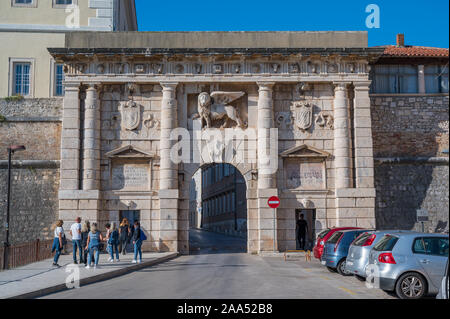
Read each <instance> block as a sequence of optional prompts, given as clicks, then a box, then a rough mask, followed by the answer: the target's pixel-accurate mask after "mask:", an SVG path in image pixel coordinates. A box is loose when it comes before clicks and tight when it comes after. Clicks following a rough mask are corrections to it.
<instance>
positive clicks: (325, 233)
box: [313, 227, 361, 260]
mask: <svg viewBox="0 0 450 319" xmlns="http://www.w3.org/2000/svg"><path fill="white" fill-rule="evenodd" d="M349 229H361V228H358V227H334V228H326V229H324V230H322V231H321V232H320V233H319V234H318V235H317V239H316V244H315V245H314V248H313V252H314V257H315V258H317V259H319V260H320V258H321V257H322V254H323V247H324V245H325V243H326V241H327V240H328V239H329V238H330V237H331V235H333V234H334V233H335V232H337V231H341V230H349Z"/></svg>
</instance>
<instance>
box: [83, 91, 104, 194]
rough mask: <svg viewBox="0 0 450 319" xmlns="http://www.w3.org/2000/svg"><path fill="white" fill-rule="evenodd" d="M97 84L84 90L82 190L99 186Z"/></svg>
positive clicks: (98, 103) (95, 188) (96, 188)
mask: <svg viewBox="0 0 450 319" xmlns="http://www.w3.org/2000/svg"><path fill="white" fill-rule="evenodd" d="M98 89H99V86H98V85H97V84H90V85H89V87H88V88H87V90H86V100H85V111H84V139H83V190H98V189H99V186H100V128H101V125H100V102H99V100H98V92H97V90H98Z"/></svg>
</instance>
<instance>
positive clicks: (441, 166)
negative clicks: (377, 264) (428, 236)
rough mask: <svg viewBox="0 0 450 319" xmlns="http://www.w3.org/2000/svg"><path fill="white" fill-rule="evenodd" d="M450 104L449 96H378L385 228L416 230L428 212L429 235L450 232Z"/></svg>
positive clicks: (376, 137)
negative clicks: (418, 218) (423, 213)
mask: <svg viewBox="0 0 450 319" xmlns="http://www.w3.org/2000/svg"><path fill="white" fill-rule="evenodd" d="M448 103H449V97H448V95H445V96H414V97H411V96H376V97H375V96H372V121H373V141H374V158H375V185H376V190H377V200H376V221H377V228H380V229H391V228H397V229H415V230H419V231H420V230H421V229H422V226H421V224H420V223H417V221H416V211H417V210H418V209H426V210H427V211H428V213H429V221H428V222H427V223H425V231H428V232H444V231H448V219H449V215H448V210H449V199H448V198H449V197H448V196H449V192H448V187H449V184H448V178H449V176H448V174H449V173H448V152H447V153H445V150H447V151H448V147H449V142H448V141H449V133H448V121H449V113H448V110H449V109H448Z"/></svg>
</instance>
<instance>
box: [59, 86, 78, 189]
mask: <svg viewBox="0 0 450 319" xmlns="http://www.w3.org/2000/svg"><path fill="white" fill-rule="evenodd" d="M79 94H80V83H74V84H66V86H65V95H64V105H63V121H62V133H61V183H60V186H59V188H60V190H77V189H79V170H80V144H81V143H80V96H79Z"/></svg>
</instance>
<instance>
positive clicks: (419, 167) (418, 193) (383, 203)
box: [375, 163, 449, 232]
mask: <svg viewBox="0 0 450 319" xmlns="http://www.w3.org/2000/svg"><path fill="white" fill-rule="evenodd" d="M448 178H449V176H448V164H447V165H444V164H440V165H438V164H421V163H416V164H414V163H410V164H406V163H405V164H384V165H377V166H376V167H375V183H376V185H377V200H376V221H377V227H378V228H381V229H414V230H417V231H422V226H421V225H420V223H417V222H416V210H417V209H426V210H428V212H429V214H430V216H429V221H428V222H426V223H425V231H427V232H443V231H448V210H449V205H448V196H449V193H448V186H449V185H448Z"/></svg>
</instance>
